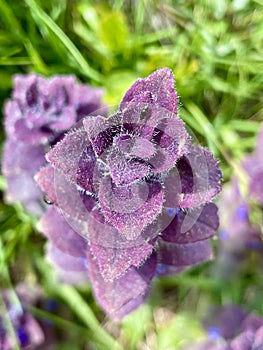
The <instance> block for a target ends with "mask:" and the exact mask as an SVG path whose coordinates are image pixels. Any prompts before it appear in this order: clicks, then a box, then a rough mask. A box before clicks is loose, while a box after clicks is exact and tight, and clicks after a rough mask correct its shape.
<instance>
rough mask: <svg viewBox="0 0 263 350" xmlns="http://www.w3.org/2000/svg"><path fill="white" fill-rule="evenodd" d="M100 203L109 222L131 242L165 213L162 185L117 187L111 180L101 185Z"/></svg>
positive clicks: (148, 184)
mask: <svg viewBox="0 0 263 350" xmlns="http://www.w3.org/2000/svg"><path fill="white" fill-rule="evenodd" d="M99 201H100V205H101V208H102V211H103V214H104V216H105V218H106V220H107V221H108V222H109V223H111V224H112V225H113V226H114V227H116V228H117V229H118V230H119V231H120V232H121V233H122V234H123V235H124V236H125V237H126V238H127V239H128V240H134V239H136V238H137V237H138V236H139V235H140V234H141V232H142V230H143V229H144V228H145V227H146V226H147V225H148V224H150V223H151V222H152V221H153V220H154V219H155V218H156V217H157V215H158V214H159V213H160V212H161V209H162V202H163V192H162V186H161V184H160V183H158V182H154V183H150V182H148V183H147V182H143V183H134V184H131V185H129V186H119V187H117V186H115V185H114V184H113V183H112V181H111V178H110V177H105V178H104V179H103V181H102V182H101V184H100V192H99Z"/></svg>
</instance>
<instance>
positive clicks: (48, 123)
mask: <svg viewBox="0 0 263 350" xmlns="http://www.w3.org/2000/svg"><path fill="white" fill-rule="evenodd" d="M101 97H102V90H101V89H95V88H92V87H90V86H88V85H84V84H80V83H78V82H77V81H76V78H75V77H74V76H53V77H51V78H48V79H47V78H44V77H42V76H40V75H36V74H29V75H15V76H14V89H13V92H12V97H11V99H9V100H8V101H7V102H6V103H5V107H4V116H5V131H6V135H7V140H6V142H5V145H4V151H3V164H2V171H3V174H4V175H5V177H6V179H7V185H8V187H7V191H6V200H7V201H8V202H10V203H14V202H22V203H23V204H24V206H25V207H26V209H27V210H28V211H29V212H31V213H33V214H38V215H39V214H41V213H42V209H43V208H42V205H41V203H40V199H41V198H42V193H41V191H40V190H39V188H38V186H37V185H36V183H35V181H34V180H33V176H34V174H35V173H36V172H37V171H39V169H40V168H41V166H43V165H45V164H46V160H45V152H46V151H47V150H48V149H49V147H50V146H52V145H53V144H55V143H56V142H57V141H58V140H60V139H61V138H62V136H63V134H64V132H65V131H67V130H68V129H70V128H71V127H72V126H73V125H75V123H76V122H78V121H79V120H80V119H81V118H83V117H84V116H87V115H90V114H94V113H96V111H97V110H98V109H100V108H103V105H102V103H101Z"/></svg>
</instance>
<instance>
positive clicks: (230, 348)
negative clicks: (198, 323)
mask: <svg viewBox="0 0 263 350" xmlns="http://www.w3.org/2000/svg"><path fill="white" fill-rule="evenodd" d="M204 326H205V328H206V331H207V333H208V337H207V338H208V339H207V340H205V341H202V342H199V343H197V344H192V345H191V346H190V347H187V348H185V350H262V349H263V318H262V317H261V316H260V315H258V314H257V313H255V312H252V313H248V312H246V311H244V310H243V309H242V308H241V307H239V306H236V305H226V306H224V307H221V308H220V307H217V308H214V309H212V310H211V317H208V318H207V319H206V320H205V321H204Z"/></svg>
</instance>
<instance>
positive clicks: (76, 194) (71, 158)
mask: <svg viewBox="0 0 263 350" xmlns="http://www.w3.org/2000/svg"><path fill="white" fill-rule="evenodd" d="M47 160H48V162H49V163H50V165H48V166H47V167H46V168H43V169H42V170H41V171H40V172H39V173H38V174H37V175H36V177H35V179H36V181H37V182H38V184H39V185H40V187H41V188H42V190H43V191H44V192H46V193H47V197H48V198H49V200H50V201H51V202H52V203H53V204H54V206H55V207H56V208H55V207H54V208H51V209H50V210H49V211H48V212H47V213H46V214H45V216H44V217H42V219H41V220H40V224H39V228H40V230H41V231H42V232H43V233H44V234H45V235H46V236H47V237H48V238H49V240H50V241H51V245H50V248H49V252H48V256H49V260H50V261H53V262H54V263H55V264H56V265H57V266H59V268H60V269H61V268H64V269H66V270H69V269H70V268H71V270H72V269H73V270H74V269H75V270H76V271H77V270H78V271H82V270H85V269H86V270H87V271H88V275H89V279H90V281H91V283H92V286H93V289H94V293H95V296H96V298H97V300H98V303H99V304H100V305H101V306H102V307H103V308H104V310H105V311H106V312H107V313H108V314H109V315H110V316H111V317H118V318H121V317H122V316H124V315H125V314H127V313H128V312H130V311H131V310H132V309H134V308H135V307H137V306H138V305H139V304H140V303H141V302H142V301H143V300H144V299H145V297H146V295H147V293H148V291H149V287H150V282H151V280H152V279H153V277H154V276H156V275H165V274H173V273H178V272H180V271H182V270H183V269H185V268H187V267H189V266H192V265H194V264H197V263H200V262H202V261H205V260H208V259H211V257H212V249H211V247H210V244H209V238H210V237H212V236H213V235H214V234H215V231H216V229H217V227H218V217H217V208H216V206H215V205H214V204H213V203H210V201H211V200H212V199H213V197H214V196H215V195H216V194H217V193H218V192H219V191H220V190H221V186H220V180H221V172H220V170H219V168H218V165H217V162H216V161H215V159H214V158H213V155H212V153H211V152H209V151H208V150H206V149H204V148H202V147H199V146H194V145H193V144H192V143H191V139H190V136H189V135H188V133H187V131H186V129H185V127H184V123H183V122H182V120H180V119H179V118H178V116H177V94H176V91H175V89H174V78H173V75H172V72H171V71H170V70H169V69H161V70H158V71H156V72H154V73H153V74H151V75H150V76H148V77H147V78H145V79H139V80H137V81H136V82H135V83H134V84H133V85H132V87H131V88H130V89H129V90H128V91H127V92H126V94H125V96H124V98H123V99H122V102H121V104H120V106H119V108H118V110H117V112H116V113H115V114H113V115H111V116H110V117H109V118H104V117H102V116H94V117H88V118H84V119H83V121H82V123H81V125H80V126H79V127H78V128H75V129H74V130H73V131H72V132H70V133H68V134H67V135H66V136H65V137H64V139H63V140H62V141H60V142H59V143H57V144H56V145H55V146H54V147H53V148H52V149H51V151H49V153H48V154H47ZM58 223H59V224H58ZM59 226H60V227H59ZM62 227H63V229H62ZM74 242H76V243H74ZM61 251H62V252H63V253H61ZM63 254H66V255H68V256H70V258H68V257H66V256H64V255H63ZM62 255H63V258H62ZM70 259H71V262H70V261H69V260H70ZM65 264H67V265H65Z"/></svg>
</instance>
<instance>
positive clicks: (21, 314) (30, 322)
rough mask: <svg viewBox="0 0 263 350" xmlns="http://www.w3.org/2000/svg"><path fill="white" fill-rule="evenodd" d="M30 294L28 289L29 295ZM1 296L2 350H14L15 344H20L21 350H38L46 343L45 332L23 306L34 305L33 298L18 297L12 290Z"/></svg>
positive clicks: (19, 295) (0, 331)
mask: <svg viewBox="0 0 263 350" xmlns="http://www.w3.org/2000/svg"><path fill="white" fill-rule="evenodd" d="M18 289H19V288H18ZM28 292H29V291H28V289H27V294H28ZM1 295H2V300H3V302H4V305H2V307H1V309H0V310H1V312H0V348H1V350H12V349H14V348H15V344H18V345H19V348H21V349H27V350H35V349H38V347H39V346H40V345H42V344H43V343H44V341H45V335H44V332H43V330H42V327H41V325H40V324H39V322H38V321H37V320H36V319H34V317H33V316H31V315H30V313H29V312H28V311H26V309H25V308H24V305H23V302H25V303H30V304H32V303H33V300H31V299H32V298H30V297H28V296H26V297H24V296H23V294H21V293H19V292H18V297H17V295H16V294H15V292H14V291H11V290H2V291H1ZM3 306H4V308H3ZM5 310H6V311H7V312H5ZM10 328H11V329H10ZM12 330H13V332H12Z"/></svg>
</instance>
